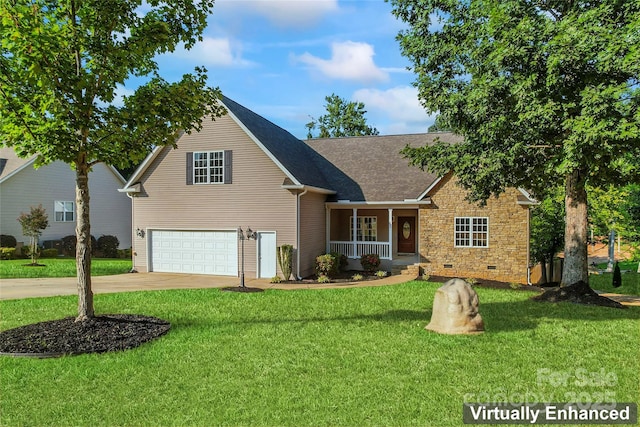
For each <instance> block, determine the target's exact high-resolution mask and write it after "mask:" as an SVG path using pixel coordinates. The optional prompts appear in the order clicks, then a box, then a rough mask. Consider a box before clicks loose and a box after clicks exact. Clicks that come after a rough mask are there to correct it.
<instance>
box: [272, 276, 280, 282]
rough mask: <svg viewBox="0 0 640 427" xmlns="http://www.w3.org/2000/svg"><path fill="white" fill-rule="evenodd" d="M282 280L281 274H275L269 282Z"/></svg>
mask: <svg viewBox="0 0 640 427" xmlns="http://www.w3.org/2000/svg"><path fill="white" fill-rule="evenodd" d="M281 282H282V279H281V278H280V276H273V277H272V278H271V280H270V281H269V283H281Z"/></svg>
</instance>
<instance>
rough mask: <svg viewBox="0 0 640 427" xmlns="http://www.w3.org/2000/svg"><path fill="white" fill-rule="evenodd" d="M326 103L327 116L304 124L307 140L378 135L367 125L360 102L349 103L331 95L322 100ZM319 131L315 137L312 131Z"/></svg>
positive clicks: (362, 104)
mask: <svg viewBox="0 0 640 427" xmlns="http://www.w3.org/2000/svg"><path fill="white" fill-rule="evenodd" d="M324 99H325V100H326V101H327V103H326V104H325V109H326V111H327V114H325V115H323V116H320V117H319V118H318V120H316V119H313V118H312V120H311V121H310V122H309V123H307V124H306V126H305V127H306V128H307V138H309V139H311V138H340V137H344V136H362V135H378V133H379V132H378V129H376V128H374V127H371V126H369V125H367V119H366V118H365V116H364V115H365V114H366V113H367V110H365V109H364V103H362V102H349V101H347V100H346V99H344V98H341V97H339V96H338V95H336V94H335V93H334V94H331V95H330V96H326V97H325V98H324ZM316 128H317V129H319V131H320V133H319V135H318V136H317V137H315V136H313V131H314V130H315V129H316Z"/></svg>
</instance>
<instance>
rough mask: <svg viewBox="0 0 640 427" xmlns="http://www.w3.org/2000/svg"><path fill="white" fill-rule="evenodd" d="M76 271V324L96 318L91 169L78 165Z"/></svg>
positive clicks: (84, 163) (81, 162)
mask: <svg viewBox="0 0 640 427" xmlns="http://www.w3.org/2000/svg"><path fill="white" fill-rule="evenodd" d="M76 205H77V208H76V213H77V214H76V216H77V218H76V238H77V243H76V271H77V278H78V317H76V322H80V321H84V320H88V319H90V318H92V317H94V311H93V291H92V290H91V223H90V220H89V167H88V165H87V164H86V162H83V161H79V162H78V163H77V164H76Z"/></svg>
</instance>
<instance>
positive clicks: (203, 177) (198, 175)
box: [193, 151, 224, 184]
mask: <svg viewBox="0 0 640 427" xmlns="http://www.w3.org/2000/svg"><path fill="white" fill-rule="evenodd" d="M193 183H194V184H223V183H224V151H209V152H203V153H193Z"/></svg>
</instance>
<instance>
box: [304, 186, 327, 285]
mask: <svg viewBox="0 0 640 427" xmlns="http://www.w3.org/2000/svg"><path fill="white" fill-rule="evenodd" d="M326 197H327V196H326V195H324V194H319V193H311V192H309V193H307V194H305V195H304V196H302V197H301V199H300V251H301V252H300V255H301V256H300V275H301V276H302V277H307V276H310V275H312V274H314V273H315V259H316V257H317V256H318V255H321V254H323V253H324V252H325V251H326V247H327V246H326V236H325V235H326V228H325V222H326V214H325V207H324V206H325V200H326Z"/></svg>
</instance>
